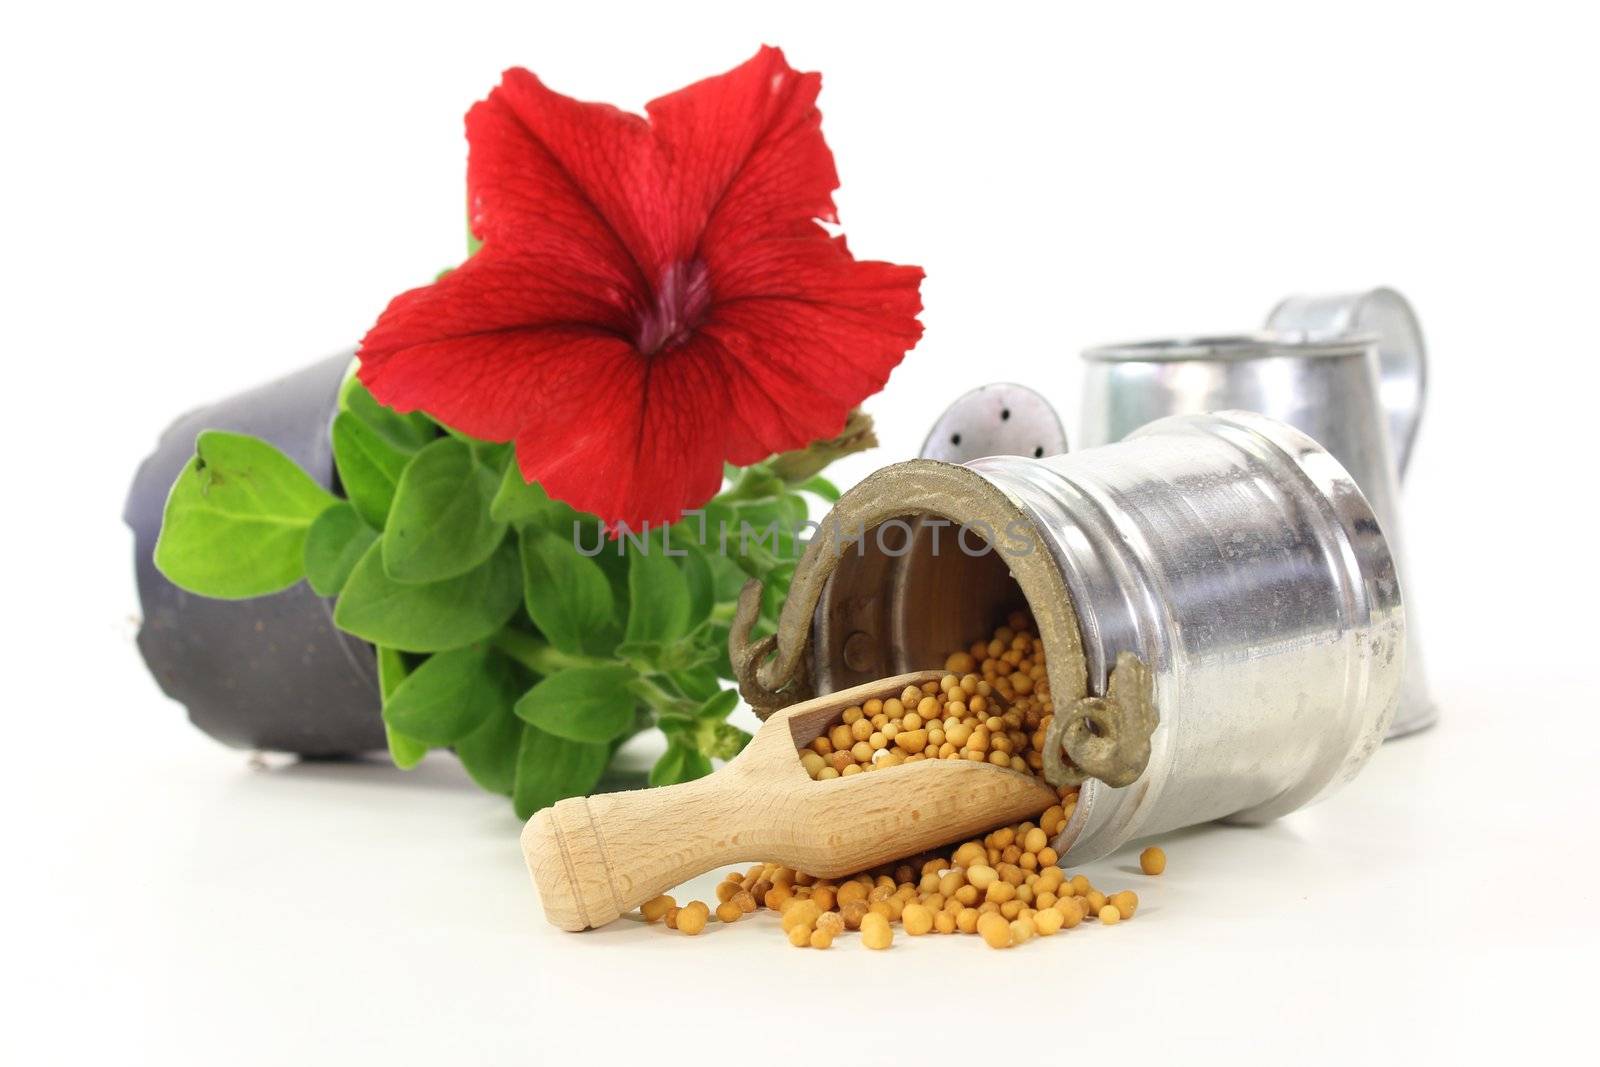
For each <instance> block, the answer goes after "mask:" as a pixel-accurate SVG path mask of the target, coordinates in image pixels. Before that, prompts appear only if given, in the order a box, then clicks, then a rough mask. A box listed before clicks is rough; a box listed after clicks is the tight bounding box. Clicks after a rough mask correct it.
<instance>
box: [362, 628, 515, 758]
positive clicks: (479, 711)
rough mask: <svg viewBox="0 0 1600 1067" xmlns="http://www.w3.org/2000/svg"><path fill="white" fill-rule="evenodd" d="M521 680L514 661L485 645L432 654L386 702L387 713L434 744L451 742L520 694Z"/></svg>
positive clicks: (407, 731) (389, 718)
mask: <svg viewBox="0 0 1600 1067" xmlns="http://www.w3.org/2000/svg"><path fill="white" fill-rule="evenodd" d="M518 682H519V680H518V678H517V677H516V674H515V672H514V669H513V668H512V666H511V664H510V663H509V662H508V661H506V660H505V659H504V657H502V656H500V655H498V654H496V653H494V652H492V651H490V650H489V648H488V647H487V646H485V645H469V646H468V647H466V648H457V649H452V650H451V651H449V652H440V653H437V654H436V655H433V656H429V657H428V659H427V661H426V662H424V663H423V664H422V666H420V667H418V668H417V669H416V670H415V671H412V672H411V674H410V676H409V677H407V678H406V680H405V681H403V682H401V683H400V685H399V687H398V688H397V689H395V691H394V695H393V696H392V697H390V698H389V699H388V700H386V701H385V702H384V705H383V717H384V720H385V721H386V722H388V723H389V724H390V725H391V726H392V727H394V728H395V729H396V730H399V731H401V732H402V733H404V734H405V735H406V736H408V737H413V738H416V739H417V740H419V741H423V742H426V743H428V744H430V745H451V744H454V743H456V742H457V741H460V740H461V739H462V738H464V737H466V736H467V735H468V734H470V733H472V732H473V731H475V730H476V729H477V728H478V727H479V726H482V725H483V724H484V723H485V722H487V721H488V720H489V717H490V716H491V715H493V714H494V712H495V711H496V710H497V709H501V708H509V707H510V706H511V705H512V704H513V703H514V702H515V700H516V698H517V693H518V691H519V688H520V686H519V684H518Z"/></svg>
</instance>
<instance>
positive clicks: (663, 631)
mask: <svg viewBox="0 0 1600 1067" xmlns="http://www.w3.org/2000/svg"><path fill="white" fill-rule="evenodd" d="M689 610H690V602H689V582H688V580H687V579H686V578H684V576H683V571H681V570H679V569H678V565H677V564H676V563H675V562H673V560H672V558H671V557H669V556H668V555H667V554H666V551H665V549H664V548H663V547H662V545H661V543H660V541H659V540H656V539H652V540H650V541H649V542H647V543H646V544H645V546H644V548H643V549H633V548H630V549H629V553H628V629H627V639H628V640H629V641H660V642H662V643H666V642H668V641H673V640H676V639H677V638H679V637H682V636H683V635H684V634H686V633H688V632H689Z"/></svg>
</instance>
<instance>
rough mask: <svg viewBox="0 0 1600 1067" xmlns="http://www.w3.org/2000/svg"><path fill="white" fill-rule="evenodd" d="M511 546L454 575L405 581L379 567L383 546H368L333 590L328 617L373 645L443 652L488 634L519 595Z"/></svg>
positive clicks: (505, 618)
mask: <svg viewBox="0 0 1600 1067" xmlns="http://www.w3.org/2000/svg"><path fill="white" fill-rule="evenodd" d="M518 569H519V568H518V564H517V550H516V548H515V546H514V545H512V543H511V542H509V541H507V542H505V543H504V544H502V545H501V546H500V548H499V549H498V550H497V551H496V552H495V554H494V555H492V556H490V557H489V558H488V559H486V560H484V561H483V562H482V563H480V564H479V565H478V566H477V567H475V568H474V569H472V570H470V571H468V572H467V573H466V574H463V575H461V576H460V577H458V578H447V579H445V580H444V581H442V582H424V583H419V584H408V583H406V582H397V581H395V580H394V579H393V578H391V577H389V575H388V572H386V571H385V570H384V568H383V544H382V542H379V543H376V544H374V545H373V546H372V547H371V548H368V549H367V551H366V554H365V555H363V556H362V557H361V559H360V561H358V562H357V563H356V566H355V570H353V571H351V572H350V579H349V580H348V581H347V582H345V584H344V591H343V592H341V593H340V594H339V601H338V603H337V604H336V605H335V606H334V609H333V621H334V623H335V624H336V625H337V626H338V627H339V628H340V629H341V630H345V631H347V632H349V633H352V634H355V635H356V636H357V637H360V638H363V639H365V640H367V641H371V642H372V643H373V644H375V645H388V646H389V647H391V648H398V649H403V650H404V651H406V652H444V651H446V650H448V649H452V648H460V647H461V646H463V645H470V644H472V643H473V642H474V641H483V640H486V639H488V638H490V637H492V636H494V633H495V631H497V630H499V629H500V628H501V627H502V626H504V625H505V624H506V623H507V622H508V621H509V620H510V618H511V616H512V615H513V614H514V613H515V612H516V610H517V604H518V602H519V601H520V600H521V599H522V590H521V588H520V585H521V583H520V582H519V581H518V580H517V572H518Z"/></svg>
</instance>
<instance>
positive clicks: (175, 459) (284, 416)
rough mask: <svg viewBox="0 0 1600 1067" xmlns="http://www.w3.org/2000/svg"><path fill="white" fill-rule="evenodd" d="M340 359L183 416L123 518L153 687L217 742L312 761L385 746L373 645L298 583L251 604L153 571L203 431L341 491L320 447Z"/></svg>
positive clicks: (145, 467)
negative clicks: (231, 438) (237, 439)
mask: <svg viewBox="0 0 1600 1067" xmlns="http://www.w3.org/2000/svg"><path fill="white" fill-rule="evenodd" d="M349 366H350V354H349V353H344V354H341V355H338V356H333V357H330V358H328V359H325V360H322V361H320V362H317V363H314V364H312V365H311V366H309V367H306V368H305V369H303V370H300V371H296V372H295V373H293V374H291V375H289V376H287V377H285V378H280V379H278V380H277V381H275V382H270V383H268V384H266V385H263V386H259V387H257V388H255V389H251V390H249V391H247V392H244V393H240V394H238V395H237V396H233V397H229V398H228V399H226V400H223V401H220V402H218V403H215V404H211V405H209V406H207V407H203V408H200V409H199V410H196V411H192V412H190V413H189V414H187V415H184V416H183V417H181V418H179V419H178V420H177V421H175V422H174V423H173V424H172V425H171V426H169V427H167V430H166V432H165V433H163V434H162V435H161V440H160V443H159V444H158V445H157V446H156V450H155V451H154V452H153V453H151V455H150V456H149V457H148V458H146V459H145V461H144V462H143V463H142V464H140V466H139V470H138V473H137V474H135V475H134V479H133V486H132V488H131V489H130V490H129V492H128V502H127V505H126V506H125V508H124V509H123V519H124V520H125V521H126V522H127V524H128V525H129V526H131V527H132V528H133V533H134V567H135V570H136V572H137V577H138V584H139V602H140V604H141V606H142V608H143V612H144V621H143V623H142V625H141V626H140V629H139V641H138V643H139V651H140V653H141V654H143V656H144V661H145V664H146V665H147V666H148V667H149V668H150V673H151V674H152V675H154V676H155V679H156V681H157V682H158V683H159V684H160V686H161V688H162V691H163V692H165V693H166V694H167V695H168V696H170V697H172V699H174V700H176V701H178V702H179V703H180V704H183V705H184V706H185V707H186V708H187V709H188V711H189V719H190V721H191V722H193V723H194V724H195V725H196V726H198V727H199V728H200V729H201V730H203V731H204V732H205V733H207V734H209V735H210V736H211V737H213V738H215V739H216V740H218V741H221V742H222V743H223V744H226V745H232V746H235V747H237V748H248V749H264V750H269V751H277V752H292V753H297V754H299V755H302V756H311V757H322V758H329V757H339V756H354V755H358V754H360V753H364V752H369V751H375V750H378V749H382V748H384V747H385V741H384V731H383V718H382V714H381V711H380V707H381V702H380V699H379V695H378V671H377V660H376V657H375V655H374V652H373V649H372V646H371V645H368V644H367V643H366V642H364V641H360V640H357V639H356V638H353V637H351V636H349V635H348V634H345V633H342V632H341V631H340V630H338V629H337V628H335V626H334V625H333V603H332V601H329V600H327V599H324V598H323V597H319V596H317V595H316V594H315V593H313V592H312V591H311V587H310V586H308V585H306V584H305V583H304V582H301V583H300V584H298V585H296V586H295V587H294V588H292V589H287V590H284V591H283V592H281V593H274V594H272V595H270V596H263V597H255V598H252V599H250V600H212V599H209V598H207V597H201V596H195V595H194V594H192V593H186V592H184V591H183V590H182V589H179V588H178V587H177V586H175V585H173V584H172V583H171V582H169V581H167V579H166V578H164V577H163V576H162V574H161V572H160V571H158V570H156V567H155V562H154V551H155V545H156V537H157V535H158V534H159V533H160V531H161V513H162V509H163V508H164V506H165V504H166V500H167V492H168V490H169V489H170V488H171V487H172V483H173V480H174V479H175V478H177V476H178V472H179V471H180V470H181V469H182V468H183V465H184V464H185V463H187V462H188V461H189V459H190V457H191V456H193V454H194V441H195V436H196V435H197V434H199V432H200V431H201V430H232V431H234V432H237V433H248V434H254V435H256V436H258V437H261V438H264V439H266V440H268V441H270V442H272V443H273V444H274V445H276V446H277V447H278V448H280V449H282V450H283V452H284V453H285V454H286V455H287V456H289V458H290V459H293V460H294V461H295V462H296V463H298V464H300V466H301V467H303V468H305V470H306V471H308V472H309V473H310V474H311V476H312V477H313V478H315V479H316V480H317V481H318V483H319V484H321V485H322V486H324V487H325V488H327V489H329V490H330V491H333V492H338V475H337V474H336V473H335V470H334V465H333V446H332V443H331V441H330V438H329V427H330V426H331V424H332V421H333V416H334V414H335V410H336V408H337V406H338V397H339V386H340V383H341V382H342V380H343V378H344V374H345V371H346V370H347V369H348V368H349Z"/></svg>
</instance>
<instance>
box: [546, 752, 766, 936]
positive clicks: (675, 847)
mask: <svg viewBox="0 0 1600 1067" xmlns="http://www.w3.org/2000/svg"><path fill="white" fill-rule="evenodd" d="M727 782H728V778H727V776H725V775H721V774H713V775H710V776H708V777H705V778H700V779H697V780H695V781H693V782H685V783H683V784H682V785H672V786H666V787H664V788H660V789H636V790H632V791H630V792H626V793H601V794H598V795H596V796H592V797H573V798H571V799H569V800H563V801H561V802H560V803H558V804H555V805H553V806H552V807H548V808H545V809H544V810H543V811H541V812H539V813H538V814H537V815H535V816H534V817H533V818H532V819H529V820H528V825H527V826H526V827H524V828H523V831H522V852H523V855H524V856H526V857H527V860H528V869H529V871H531V872H532V874H533V880H534V883H535V884H536V885H537V886H538V887H539V897H540V899H541V900H542V901H543V903H544V912H545V917H546V918H548V919H549V920H550V922H552V923H554V924H555V925H556V926H559V927H560V928H561V929H563V930H584V929H588V928H590V927H595V926H604V925H605V924H606V923H608V922H610V921H611V920H613V919H616V918H618V917H619V916H621V915H623V914H625V913H626V912H630V911H632V910H633V909H634V908H637V907H638V906H639V905H640V904H643V903H644V902H645V901H647V900H651V899H653V898H655V897H658V896H660V895H661V894H662V893H664V892H666V891H667V890H668V889H671V888H672V887H673V886H675V885H678V884H679V883H681V882H685V881H687V880H688V879H690V878H693V877H695V876H696V875H699V874H703V873H705V872H706V871H708V870H710V869H711V868H713V867H716V866H719V865H721V864H724V863H731V862H733V861H734V860H736V859H739V858H741V856H740V853H741V852H743V851H748V848H747V847H746V848H741V847H740V845H739V844H738V841H739V835H738V834H737V833H736V832H735V833H730V832H729V829H730V828H729V821H730V818H735V817H736V812H737V810H738V808H737V807H736V806H735V805H734V803H733V802H731V801H730V798H729V797H728V796H727V793H728V790H727V788H726V783H727ZM746 800H747V801H748V798H746Z"/></svg>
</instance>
